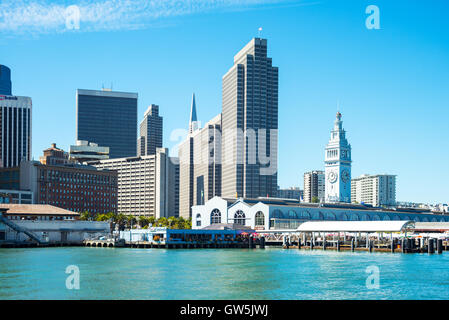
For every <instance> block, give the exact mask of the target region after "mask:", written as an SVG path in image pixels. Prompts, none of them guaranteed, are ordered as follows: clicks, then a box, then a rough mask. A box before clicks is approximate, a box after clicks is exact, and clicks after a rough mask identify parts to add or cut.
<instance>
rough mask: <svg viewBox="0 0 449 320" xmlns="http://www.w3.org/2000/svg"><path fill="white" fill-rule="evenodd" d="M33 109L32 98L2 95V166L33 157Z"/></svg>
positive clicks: (17, 163) (0, 125) (0, 133)
mask: <svg viewBox="0 0 449 320" xmlns="http://www.w3.org/2000/svg"><path fill="white" fill-rule="evenodd" d="M31 111H32V102H31V98H29V97H16V96H9V95H0V144H1V149H0V168H8V167H17V166H19V164H20V162H21V161H24V160H25V161H28V160H30V159H31V128H32V127H31Z"/></svg>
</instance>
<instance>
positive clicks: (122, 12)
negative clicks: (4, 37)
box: [0, 0, 288, 35]
mask: <svg viewBox="0 0 449 320" xmlns="http://www.w3.org/2000/svg"><path fill="white" fill-rule="evenodd" d="M286 1H288V0H95V1H86V0H78V1H77V0H75V1H57V3H56V2H55V1H48V0H41V1H35V0H30V1H25V0H6V1H1V0H0V33H2V34H10V35H14V34H30V33H31V34H43V33H63V32H67V31H74V30H76V31H78V32H89V31H109V30H123V29H140V28H145V27H147V26H149V25H150V24H151V23H154V22H155V21H156V20H158V19H161V18H167V17H176V16H183V15H191V14H196V13H204V12H211V11H214V10H229V9H245V8H246V9H249V8H253V7H259V6H261V5H265V4H275V3H281V2H286ZM71 6H72V7H71ZM78 25H79V29H78V28H77V26H78Z"/></svg>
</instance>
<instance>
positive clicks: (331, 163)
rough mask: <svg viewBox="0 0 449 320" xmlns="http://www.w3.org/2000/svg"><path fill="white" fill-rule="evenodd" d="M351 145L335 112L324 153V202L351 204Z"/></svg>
mask: <svg viewBox="0 0 449 320" xmlns="http://www.w3.org/2000/svg"><path fill="white" fill-rule="evenodd" d="M351 162H352V160H351V145H350V144H349V143H348V140H347V139H346V131H345V130H344V129H343V121H342V120H341V113H340V112H337V117H336V119H335V122H334V128H333V129H332V131H331V138H330V140H329V143H328V144H327V146H326V151H325V161H324V163H325V168H326V169H325V180H326V186H325V202H346V203H350V202H351Z"/></svg>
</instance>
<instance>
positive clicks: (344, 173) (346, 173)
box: [341, 169, 351, 182]
mask: <svg viewBox="0 0 449 320" xmlns="http://www.w3.org/2000/svg"><path fill="white" fill-rule="evenodd" d="M349 179H351V176H350V175H349V171H348V170H346V169H343V171H342V172H341V180H342V181H343V182H348V181H349Z"/></svg>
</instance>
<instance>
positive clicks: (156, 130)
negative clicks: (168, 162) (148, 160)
mask: <svg viewBox="0 0 449 320" xmlns="http://www.w3.org/2000/svg"><path fill="white" fill-rule="evenodd" d="M162 129H163V122H162V117H161V116H159V106H157V105H155V104H152V105H150V106H149V107H148V109H147V111H146V112H145V115H144V118H143V120H142V122H141V123H140V136H139V139H138V140H137V150H138V154H137V155H138V156H149V155H153V154H156V149H157V148H162V135H163V132H162Z"/></svg>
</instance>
